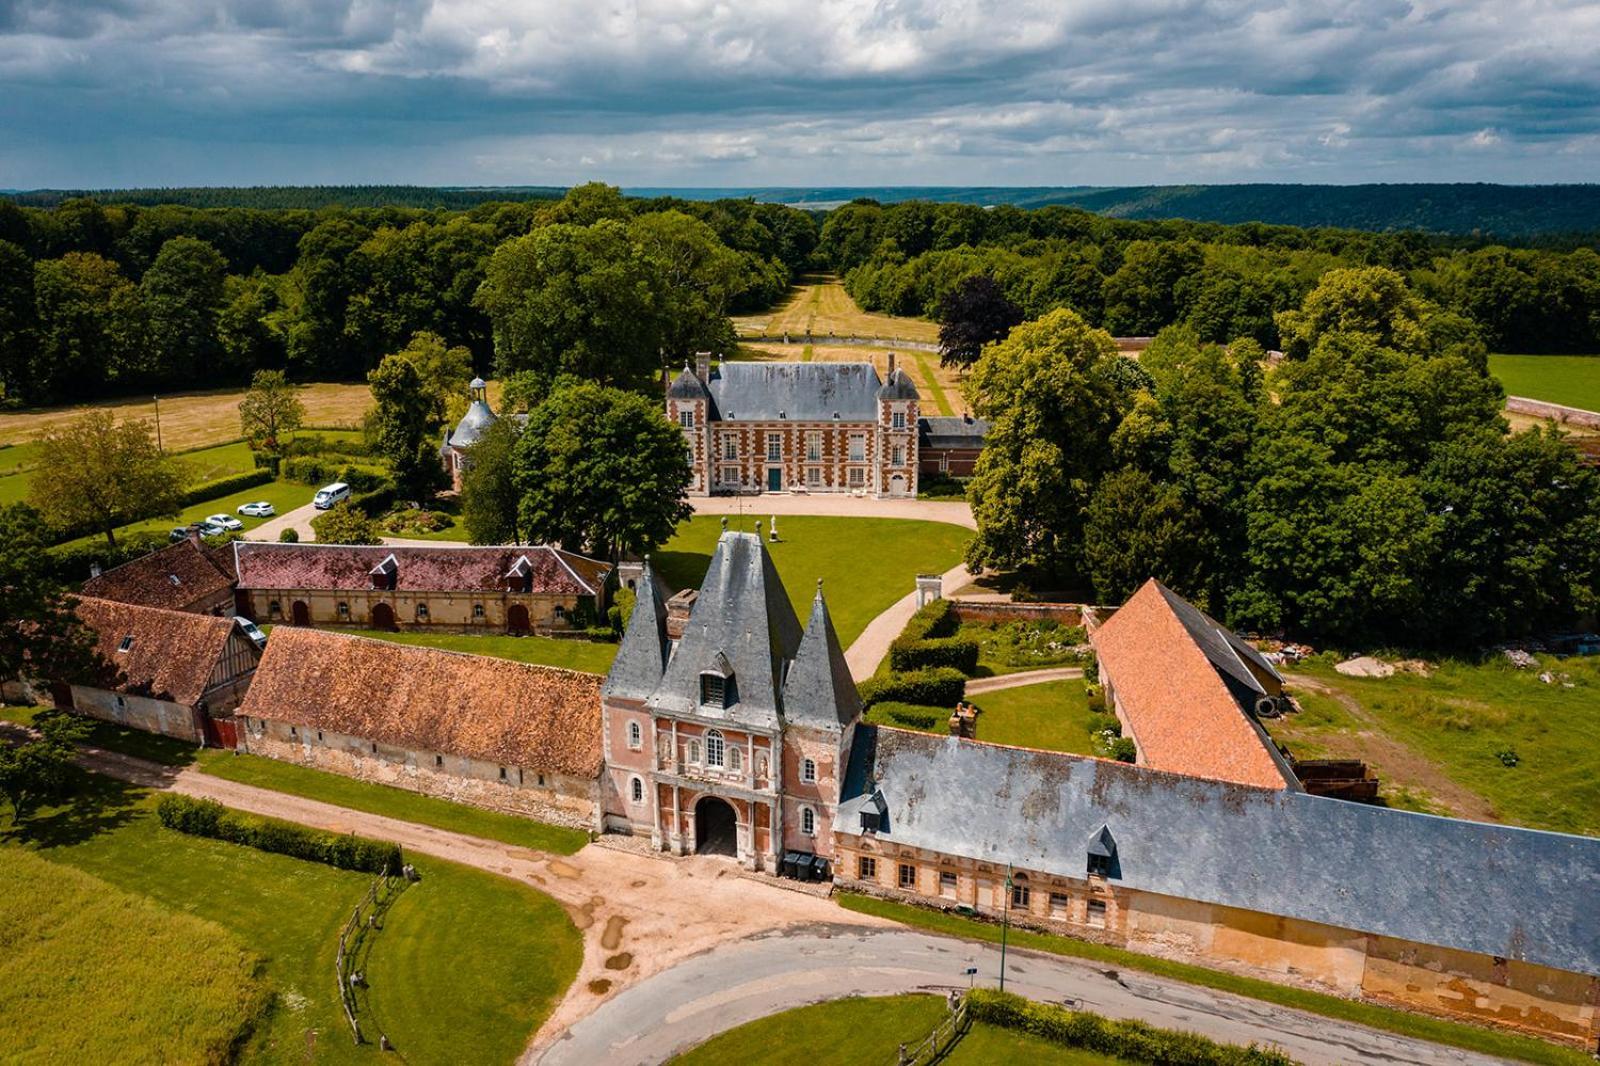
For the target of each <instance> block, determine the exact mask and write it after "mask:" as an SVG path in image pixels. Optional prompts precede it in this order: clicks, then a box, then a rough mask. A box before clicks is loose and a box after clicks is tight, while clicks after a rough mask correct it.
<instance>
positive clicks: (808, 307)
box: [733, 274, 939, 342]
mask: <svg viewBox="0 0 1600 1066" xmlns="http://www.w3.org/2000/svg"><path fill="white" fill-rule="evenodd" d="M733 325H734V329H736V330H737V331H738V332H739V333H740V334H742V335H746V336H749V335H756V336H767V337H775V336H778V335H779V334H782V333H787V334H789V335H790V336H792V337H804V336H805V335H806V334H808V333H810V334H816V335H824V334H826V335H832V336H836V337H887V338H890V339H896V340H913V341H930V342H936V341H938V339H939V324H938V323H937V322H931V321H929V320H928V319H926V318H899V317H896V316H894V315H880V314H874V313H869V312H866V311H863V310H861V308H860V307H858V306H857V305H856V302H855V300H853V299H851V298H850V294H849V293H847V292H845V291H844V285H843V283H841V282H840V281H839V279H838V278H836V277H833V276H832V275H827V274H814V275H809V276H807V277H806V278H804V279H803V280H802V281H801V282H800V284H798V285H796V286H794V288H792V289H791V290H790V291H789V295H788V296H787V297H786V298H785V299H784V301H783V302H782V303H781V304H779V305H778V306H777V307H776V308H775V309H773V310H770V311H763V312H760V313H759V314H754V315H739V316H737V317H735V318H734V320H733Z"/></svg>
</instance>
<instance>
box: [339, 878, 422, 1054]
mask: <svg viewBox="0 0 1600 1066" xmlns="http://www.w3.org/2000/svg"><path fill="white" fill-rule="evenodd" d="M406 884H407V882H406V879H405V878H404V877H396V876H391V875H389V874H379V875H378V876H377V877H375V878H373V880H372V884H370V885H368V886H367V894H366V895H365V896H363V897H361V902H360V903H357V904H356V906H355V909H354V910H352V911H351V912H350V917H349V918H348V919H347V920H346V921H345V923H344V928H343V929H341V930H339V950H338V952H337V953H336V954H335V955H334V958H333V969H334V977H335V979H336V980H337V981H338V982H339V1003H340V1005H341V1006H343V1007H344V1017H345V1021H347V1022H349V1023H350V1035H351V1037H353V1038H354V1039H355V1042H356V1043H357V1044H359V1043H361V1041H362V1037H361V1023H360V1022H358V1021H357V1020H356V1009H357V1008H356V981H355V979H354V978H355V974H356V973H357V972H358V971H357V969H356V960H357V959H358V958H359V957H360V956H361V949H362V948H363V947H364V946H366V941H367V939H368V937H369V935H370V934H374V933H376V932H377V931H378V930H379V929H380V928H382V926H381V925H380V923H379V915H380V914H382V913H383V912H384V911H387V910H388V909H389V905H390V904H391V903H393V902H394V899H395V897H396V896H398V895H399V894H400V892H401V890H403V889H404V888H405V886H406Z"/></svg>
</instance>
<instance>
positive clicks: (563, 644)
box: [353, 629, 617, 674]
mask: <svg viewBox="0 0 1600 1066" xmlns="http://www.w3.org/2000/svg"><path fill="white" fill-rule="evenodd" d="M353 632H355V633H356V634H357V635H359V636H363V637H372V638H374V639H376V640H389V641H393V642H394V643H396V644H412V645H416V646H419V647H424V648H440V649H443V650H444V651H460V652H466V653H467V654H469V655H489V656H493V657H494V658H496V659H513V660H515V661H517V662H519V663H535V664H537V665H539V666H559V667H561V668H562V669H564V670H582V671H584V672H586V673H591V674H603V673H605V672H606V671H607V670H610V669H611V660H612V659H615V658H616V657H617V646H616V645H615V644H599V643H595V642H594V641H589V640H557V639H556V638H555V637H513V636H511V635H509V634H506V633H483V634H478V633H430V632H426V631H419V630H405V631H403V632H399V633H389V632H385V631H383V630H381V629H358V630H354V631H353Z"/></svg>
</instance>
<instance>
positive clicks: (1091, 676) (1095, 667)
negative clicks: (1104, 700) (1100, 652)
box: [1083, 651, 1100, 685]
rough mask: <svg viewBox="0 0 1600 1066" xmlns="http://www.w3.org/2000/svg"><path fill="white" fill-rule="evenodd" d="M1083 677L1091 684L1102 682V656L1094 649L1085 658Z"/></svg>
mask: <svg viewBox="0 0 1600 1066" xmlns="http://www.w3.org/2000/svg"><path fill="white" fill-rule="evenodd" d="M1083 679H1084V680H1085V681H1087V682H1088V683H1089V684H1091V685H1098V684H1099V683H1100V657H1099V656H1097V655H1096V654H1095V653H1094V652H1092V651H1091V652H1089V654H1088V655H1087V656H1085V657H1084V660H1083Z"/></svg>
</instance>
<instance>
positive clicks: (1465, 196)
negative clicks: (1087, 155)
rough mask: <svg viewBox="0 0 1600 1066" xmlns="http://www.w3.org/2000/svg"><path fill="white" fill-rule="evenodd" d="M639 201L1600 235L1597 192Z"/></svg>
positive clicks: (828, 193)
mask: <svg viewBox="0 0 1600 1066" xmlns="http://www.w3.org/2000/svg"><path fill="white" fill-rule="evenodd" d="M624 191H626V192H627V193H628V194H629V195H632V196H681V197H683V198H685V199H696V200H699V199H704V200H715V199H721V198H723V197H730V196H737V197H745V196H749V197H754V198H755V199H757V200H770V201H775V202H778V203H786V204H793V205H795V206H797V207H810V208H815V209H818V210H825V209H828V208H831V207H834V206H837V205H838V204H841V203H846V202H848V201H850V200H853V199H856V198H858V197H870V198H872V199H874V200H879V201H881V202H883V203H898V202H900V201H902V200H938V201H944V202H954V203H971V204H981V205H984V206H992V205H995V204H1014V205H1016V206H1018V207H1044V206H1046V205H1049V204H1061V205H1065V206H1069V207H1080V208H1083V209H1084V210H1086V211H1094V212H1097V213H1098V214H1102V215H1108V216H1110V217H1113V218H1137V219H1156V218H1184V219H1192V220H1194V221H1198V222H1228V223H1237V222H1266V223H1271V224H1274V225H1284V226H1338V227H1341V228H1346V229H1362V230H1376V231H1379V232H1382V231H1387V230H1425V231H1427V232H1431V233H1449V234H1481V235H1484V236H1496V237H1504V238H1526V237H1536V236H1546V235H1554V234H1570V233H1594V232H1600V185H1481V184H1480V185H1446V184H1437V185H1421V184H1419V185H1144V186H1129V187H1123V188H1098V187H1091V186H1065V187H1057V188H1020V187H1019V188H1006V187H955V186H927V187H912V186H898V187H897V186H860V187H833V188H795V189H782V188H766V189H763V188H746V189H735V188H729V189H643V188H641V189H627V190H624Z"/></svg>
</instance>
